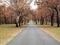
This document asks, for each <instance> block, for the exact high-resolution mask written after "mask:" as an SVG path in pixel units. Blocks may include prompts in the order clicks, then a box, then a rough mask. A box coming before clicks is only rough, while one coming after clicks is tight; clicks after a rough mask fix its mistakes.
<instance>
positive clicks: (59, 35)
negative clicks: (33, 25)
mask: <svg viewBox="0 0 60 45" xmlns="http://www.w3.org/2000/svg"><path fill="white" fill-rule="evenodd" d="M37 26H38V27H39V28H40V29H42V30H43V31H45V32H47V33H49V34H50V35H51V36H52V37H54V38H55V39H56V40H58V41H60V27H57V26H56V25H54V26H50V25H37Z"/></svg>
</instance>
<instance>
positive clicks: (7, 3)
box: [0, 0, 10, 7]
mask: <svg viewBox="0 0 60 45" xmlns="http://www.w3.org/2000/svg"><path fill="white" fill-rule="evenodd" d="M0 5H5V6H6V7H8V6H10V0H2V1H1V2H0Z"/></svg>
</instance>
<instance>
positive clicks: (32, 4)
mask: <svg viewBox="0 0 60 45" xmlns="http://www.w3.org/2000/svg"><path fill="white" fill-rule="evenodd" d="M34 2H35V0H33V1H32V3H31V4H30V8H31V10H35V9H37V7H38V6H37V5H34Z"/></svg>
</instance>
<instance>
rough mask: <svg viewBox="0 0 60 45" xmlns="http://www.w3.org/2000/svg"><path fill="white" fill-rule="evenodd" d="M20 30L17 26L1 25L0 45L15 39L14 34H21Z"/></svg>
mask: <svg viewBox="0 0 60 45" xmlns="http://www.w3.org/2000/svg"><path fill="white" fill-rule="evenodd" d="M19 29H20V28H16V27H15V24H3V25H0V44H1V45H3V43H5V42H6V41H7V40H8V39H9V38H13V34H16V33H17V32H19Z"/></svg>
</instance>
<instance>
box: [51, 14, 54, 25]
mask: <svg viewBox="0 0 60 45" xmlns="http://www.w3.org/2000/svg"><path fill="white" fill-rule="evenodd" d="M53 17H54V14H52V15H51V26H53V24H54V22H53Z"/></svg>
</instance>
